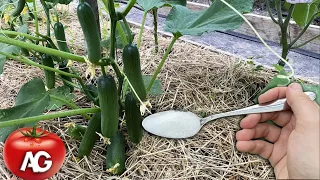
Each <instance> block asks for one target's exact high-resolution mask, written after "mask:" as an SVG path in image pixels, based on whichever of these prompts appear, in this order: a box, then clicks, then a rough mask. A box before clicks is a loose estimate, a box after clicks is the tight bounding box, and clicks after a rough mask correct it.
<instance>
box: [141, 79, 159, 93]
mask: <svg viewBox="0 0 320 180" xmlns="http://www.w3.org/2000/svg"><path fill="white" fill-rule="evenodd" d="M142 79H143V83H144V86H145V87H148V85H149V83H150V81H151V79H152V76H148V75H143V76H142ZM163 93H164V92H163V90H162V85H161V81H160V80H159V79H156V80H155V81H154V83H153V85H152V87H151V89H150V91H149V94H150V95H154V96H157V95H161V94H163Z"/></svg>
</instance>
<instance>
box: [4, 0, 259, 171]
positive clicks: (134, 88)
mask: <svg viewBox="0 0 320 180" xmlns="http://www.w3.org/2000/svg"><path fill="white" fill-rule="evenodd" d="M21 2H23V1H22V0H21ZM21 2H19V4H17V7H15V8H9V12H6V10H7V11H8V9H6V8H2V9H1V11H2V13H4V14H5V15H6V13H7V14H9V13H12V12H13V11H15V9H18V10H19V9H21V7H20V6H21ZM26 2H27V3H25V7H27V6H29V5H30V6H31V7H32V9H31V8H30V9H31V13H28V14H24V13H20V15H17V17H19V19H20V20H21V19H22V20H26V19H28V20H30V19H31V20H32V21H31V24H30V21H26V22H25V23H27V22H28V23H29V24H28V25H31V26H34V27H35V31H34V32H30V31H28V30H24V31H14V30H13V29H18V28H19V27H20V29H21V27H22V22H21V21H20V20H19V21H18V20H17V18H16V17H13V16H12V17H10V16H9V20H8V21H7V23H8V27H7V28H5V27H4V28H1V34H0V73H2V72H3V65H4V63H5V61H6V60H7V59H10V60H15V61H18V62H21V63H24V64H28V65H32V66H35V67H38V68H41V69H43V71H44V72H45V73H44V74H45V76H44V78H45V82H46V83H43V82H42V80H41V79H40V78H35V79H33V80H31V81H30V82H28V83H27V84H25V85H24V86H23V87H22V88H21V89H20V91H19V93H18V96H17V99H16V104H15V106H13V107H12V108H8V109H2V110H0V140H1V141H5V140H6V137H7V136H8V135H9V134H10V132H12V131H14V130H15V129H17V128H18V127H21V126H33V125H34V124H36V123H37V122H39V121H42V120H51V119H54V118H60V117H67V116H73V115H82V116H83V117H84V119H87V120H88V121H89V122H88V126H80V125H79V124H72V126H71V125H70V124H69V126H67V127H68V133H69V134H70V136H71V137H73V138H74V139H75V140H77V141H80V146H79V148H78V154H77V156H78V158H80V159H81V158H83V157H84V156H88V157H89V156H90V152H91V151H92V149H93V147H94V145H95V142H96V141H97V140H98V139H99V137H102V139H103V140H104V142H106V143H107V146H106V148H107V151H106V152H107V154H106V159H107V162H106V169H107V171H108V172H109V173H111V174H116V175H120V174H122V173H123V172H124V170H125V164H124V163H125V149H126V148H125V146H126V144H127V142H129V141H131V142H132V143H134V144H138V143H139V142H140V141H141V139H142V138H143V137H142V135H143V130H142V126H141V121H142V118H143V114H144V113H145V112H144V110H143V109H146V104H148V99H149V98H150V97H152V96H150V95H156V94H157V93H159V92H160V93H161V91H159V84H160V85H161V83H160V81H159V80H158V79H157V76H158V74H159V73H160V71H161V69H162V67H163V66H164V63H165V61H166V59H167V58H168V56H169V53H170V52H171V50H172V48H173V46H174V44H175V42H176V41H177V40H178V39H179V38H180V37H182V36H184V35H202V34H203V33H205V32H211V31H216V30H219V31H226V30H233V29H236V28H238V27H239V26H240V25H241V24H242V23H243V22H244V20H243V19H242V18H241V16H239V14H238V13H240V14H241V13H247V12H250V11H251V9H252V6H253V0H237V1H234V0H215V1H214V2H213V3H212V5H211V6H210V7H209V8H208V9H207V10H205V11H201V12H196V11H191V10H190V9H188V8H187V7H185V5H186V0H170V1H169V0H129V1H128V2H127V5H126V6H125V8H124V9H123V10H121V11H120V10H118V9H116V8H115V3H114V1H113V0H101V6H104V7H103V8H104V9H106V10H107V13H108V14H109V19H110V21H109V22H110V36H109V37H108V39H102V40H101V43H100V35H99V31H100V29H99V26H98V25H97V24H96V19H95V15H94V10H93V9H92V7H91V6H90V5H89V4H88V3H86V2H85V1H84V0H80V2H73V3H74V4H76V5H77V17H78V21H79V24H80V26H81V31H82V32H83V36H84V38H85V41H86V45H87V51H88V52H87V54H86V55H77V54H74V53H73V52H72V51H71V48H70V47H69V45H70V43H69V42H68V40H67V38H66V34H65V29H64V25H63V20H62V18H60V17H59V14H58V13H57V9H56V5H58V4H69V3H71V0H40V4H41V5H42V9H43V12H44V13H45V16H44V18H46V19H42V21H43V20H45V21H46V23H47V26H46V28H47V33H46V34H41V33H40V31H39V21H40V20H41V19H40V18H38V16H39V13H40V12H41V11H40V9H41V8H40V7H39V6H37V4H39V3H37V1H36V0H27V1H26ZM136 3H138V4H139V5H140V6H141V7H142V8H143V10H144V20H143V21H145V19H146V17H147V13H148V12H149V11H152V13H153V15H154V16H155V17H154V24H155V39H157V27H156V26H157V16H158V15H157V9H158V8H160V7H163V6H171V7H172V9H171V11H170V13H169V15H168V17H167V19H166V21H165V28H164V29H165V30H166V31H167V32H170V33H171V34H172V41H171V43H170V44H169V45H168V47H166V51H165V53H164V54H163V57H162V59H161V61H160V63H159V65H158V66H157V68H156V69H155V72H154V74H153V75H152V76H145V75H143V74H142V71H141V64H140V63H141V62H140V54H139V46H140V45H141V38H142V33H143V27H144V26H142V27H141V30H140V33H139V37H138V39H137V41H135V40H134V34H133V33H132V31H131V29H130V26H129V24H128V22H127V20H126V17H127V16H128V14H129V12H130V11H131V9H132V8H133V7H134V6H135V4H136ZM227 3H228V5H230V6H231V7H235V9H232V8H230V6H228V5H227ZM0 4H1V2H0ZM22 5H23V4H22ZM25 7H24V8H25ZM101 8H102V7H101ZM103 8H102V9H103ZM28 9H29V8H28ZM19 11H20V10H19ZM30 14H32V16H31V15H30ZM6 17H8V16H6ZM20 17H21V18H20ZM51 17H55V19H56V20H55V21H56V23H55V24H52V22H53V21H52V20H51V19H50V18H51ZM143 24H144V23H143ZM52 29H53V30H54V31H53V32H54V33H51V30H52ZM135 42H137V44H138V45H135ZM103 44H104V45H103ZM155 44H156V46H155V47H157V40H156V41H155ZM104 47H106V50H107V52H105V51H104V50H105V49H104ZM158 48H159V47H158ZM118 50H122V52H123V53H122V54H123V56H122V62H123V67H122V66H121V64H120V63H118V62H121V61H118V60H117V59H116V58H117V57H118V56H117V52H118ZM26 51H27V52H28V53H26ZM28 54H29V55H28ZM69 62H76V63H85V64H87V66H88V70H89V72H92V74H91V75H92V76H95V74H94V73H93V71H95V70H96V69H97V68H98V69H100V72H101V73H99V77H98V78H97V79H98V80H97V83H96V84H97V85H95V83H86V82H85V81H84V79H83V78H82V77H83V76H82V75H83V74H84V72H80V71H79V70H78V69H77V68H76V66H72V63H69ZM107 69H108V71H107ZM58 81H62V82H63V84H64V85H63V86H60V87H57V85H58V83H56V82H58ZM156 85H157V87H158V89H157V87H156ZM160 89H161V86H160ZM75 91H77V92H80V93H82V94H83V95H85V97H86V98H87V100H88V101H90V102H91V103H92V105H93V106H94V107H92V108H83V107H79V106H78V105H77V104H76V103H75V102H73V101H72V97H74V96H73V93H74V92H75ZM63 105H66V106H67V107H70V108H71V110H64V111H61V110H59V108H60V107H61V106H63ZM141 107H142V108H141ZM46 110H54V111H55V112H53V113H46V114H43V113H44V112H45V111H46ZM147 110H148V109H147ZM26 112H27V113H26ZM149 112H150V111H149ZM127 137H128V138H127ZM100 139H101V138H100Z"/></svg>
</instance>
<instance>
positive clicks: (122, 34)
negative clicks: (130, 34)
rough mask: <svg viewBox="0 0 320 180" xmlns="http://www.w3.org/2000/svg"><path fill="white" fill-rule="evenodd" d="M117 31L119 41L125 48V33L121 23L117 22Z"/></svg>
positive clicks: (126, 42)
mask: <svg viewBox="0 0 320 180" xmlns="http://www.w3.org/2000/svg"><path fill="white" fill-rule="evenodd" d="M117 31H118V33H119V34H120V37H121V40H122V44H123V45H124V46H125V45H127V44H128V40H127V37H126V33H125V32H124V30H123V28H122V25H121V23H120V22H119V21H118V22H117Z"/></svg>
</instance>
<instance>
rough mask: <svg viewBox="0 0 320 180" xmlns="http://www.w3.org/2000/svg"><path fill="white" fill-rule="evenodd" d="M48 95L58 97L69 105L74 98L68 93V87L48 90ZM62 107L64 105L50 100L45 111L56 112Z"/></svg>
mask: <svg viewBox="0 0 320 180" xmlns="http://www.w3.org/2000/svg"><path fill="white" fill-rule="evenodd" d="M48 93H49V95H54V96H56V97H59V98H61V99H64V100H66V101H68V102H70V103H73V102H72V99H73V98H74V97H75V95H74V94H73V93H70V88H69V87H68V86H61V87H57V88H54V89H50V90H49V91H48ZM63 105H65V103H63V102H61V101H59V100H56V99H53V98H50V102H49V105H48V106H47V108H46V110H49V111H52V110H57V109H59V108H61V107H62V106H63Z"/></svg>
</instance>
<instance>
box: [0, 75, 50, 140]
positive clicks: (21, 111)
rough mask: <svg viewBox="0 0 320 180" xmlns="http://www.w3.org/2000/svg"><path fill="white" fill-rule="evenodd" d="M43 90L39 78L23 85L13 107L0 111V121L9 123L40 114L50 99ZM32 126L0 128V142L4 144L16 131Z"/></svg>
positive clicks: (43, 87)
mask: <svg viewBox="0 0 320 180" xmlns="http://www.w3.org/2000/svg"><path fill="white" fill-rule="evenodd" d="M39 89H41V90H39ZM44 89H45V86H44V83H43V82H42V80H41V79H40V78H35V79H33V80H31V81H29V82H28V83H26V84H25V85H23V86H22V88H21V89H20V91H19V93H18V96H17V101H16V104H15V106H14V107H12V108H8V109H1V110H0V121H10V120H12V119H18V118H25V117H30V116H37V115H40V114H42V113H43V112H44V110H45V107H47V105H48V103H49V99H50V98H49V96H48V94H47V93H46V92H45V90H44ZM43 90H44V91H43ZM34 124H35V123H29V124H23V125H18V126H9V127H4V128H0V141H1V142H4V141H5V140H6V139H7V137H8V136H9V134H10V133H11V132H13V131H15V130H16V129H18V128H21V127H26V126H33V125H34Z"/></svg>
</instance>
